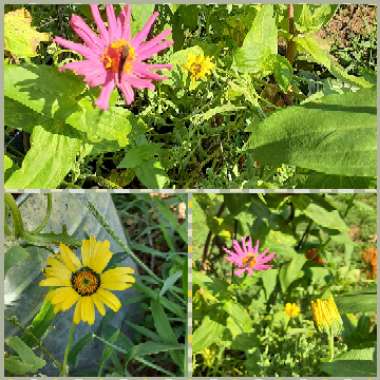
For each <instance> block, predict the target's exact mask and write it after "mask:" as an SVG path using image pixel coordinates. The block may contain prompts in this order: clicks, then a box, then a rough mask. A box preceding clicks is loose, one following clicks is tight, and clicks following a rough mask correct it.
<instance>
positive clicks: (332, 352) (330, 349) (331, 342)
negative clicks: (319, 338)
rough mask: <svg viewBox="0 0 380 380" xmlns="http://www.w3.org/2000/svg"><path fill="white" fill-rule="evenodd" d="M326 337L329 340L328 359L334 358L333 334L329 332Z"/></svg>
mask: <svg viewBox="0 0 380 380" xmlns="http://www.w3.org/2000/svg"><path fill="white" fill-rule="evenodd" d="M327 339H328V342H329V353H330V358H329V359H330V361H333V360H334V335H333V334H331V333H329V334H328V335H327Z"/></svg>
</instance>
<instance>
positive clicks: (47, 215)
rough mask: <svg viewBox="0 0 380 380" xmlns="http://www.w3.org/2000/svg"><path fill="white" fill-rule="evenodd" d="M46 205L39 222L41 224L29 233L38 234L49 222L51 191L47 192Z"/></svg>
mask: <svg viewBox="0 0 380 380" xmlns="http://www.w3.org/2000/svg"><path fill="white" fill-rule="evenodd" d="M46 195H47V207H46V215H45V217H44V219H43V221H42V222H41V224H40V225H39V226H38V227H37V228H36V229H35V230H33V231H32V232H31V233H32V234H38V233H39V232H41V231H42V230H43V229H44V228H45V227H46V226H47V224H48V223H49V219H50V215H51V209H52V204H53V202H52V199H53V198H52V195H51V193H47V194H46Z"/></svg>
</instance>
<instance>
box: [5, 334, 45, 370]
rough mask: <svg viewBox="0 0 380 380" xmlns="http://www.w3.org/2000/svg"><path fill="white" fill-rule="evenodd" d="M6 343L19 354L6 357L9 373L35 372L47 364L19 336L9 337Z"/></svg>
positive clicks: (6, 366)
mask: <svg viewBox="0 0 380 380" xmlns="http://www.w3.org/2000/svg"><path fill="white" fill-rule="evenodd" d="M6 344H7V346H8V347H10V348H11V349H12V350H13V351H15V352H16V353H17V355H18V356H10V357H7V358H6V359H5V361H4V365H5V369H6V371H8V372H9V373H11V374H13V375H25V374H28V373H29V374H34V373H35V372H36V371H38V370H39V369H41V368H42V367H44V366H45V365H46V362H45V360H43V359H41V358H39V357H38V356H37V355H36V354H35V353H34V352H33V350H32V349H31V348H30V347H29V346H27V345H26V344H25V343H24V342H23V341H22V340H21V339H20V338H19V337H17V336H13V337H10V338H8V339H7V340H6Z"/></svg>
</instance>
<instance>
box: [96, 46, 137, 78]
mask: <svg viewBox="0 0 380 380" xmlns="http://www.w3.org/2000/svg"><path fill="white" fill-rule="evenodd" d="M100 59H101V61H102V63H103V66H104V68H105V69H106V70H111V71H112V72H113V73H115V74H116V73H119V74H120V73H122V72H125V73H129V72H131V71H132V64H133V61H134V59H135V49H134V48H133V47H132V46H131V44H130V43H129V42H128V41H127V40H124V39H119V40H116V41H114V42H112V43H111V44H110V45H109V46H108V47H107V48H106V49H105V50H104V53H103V55H102V56H101V58H100Z"/></svg>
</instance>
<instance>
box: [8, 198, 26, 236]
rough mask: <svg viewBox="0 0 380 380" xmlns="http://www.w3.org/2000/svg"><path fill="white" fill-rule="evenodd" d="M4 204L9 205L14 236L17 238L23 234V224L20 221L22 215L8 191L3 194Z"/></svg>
mask: <svg viewBox="0 0 380 380" xmlns="http://www.w3.org/2000/svg"><path fill="white" fill-rule="evenodd" d="M4 199H5V204H6V205H7V206H8V207H9V210H10V211H11V214H12V218H13V227H14V235H15V238H16V239H17V238H19V237H20V236H22V235H23V234H24V224H23V222H22V217H21V213H20V210H19V209H18V206H17V203H16V201H15V199H14V198H13V195H12V194H10V193H5V194H4Z"/></svg>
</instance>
